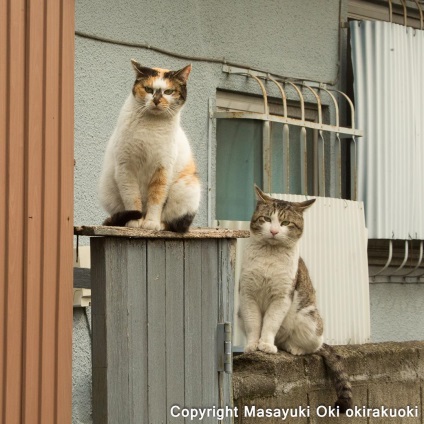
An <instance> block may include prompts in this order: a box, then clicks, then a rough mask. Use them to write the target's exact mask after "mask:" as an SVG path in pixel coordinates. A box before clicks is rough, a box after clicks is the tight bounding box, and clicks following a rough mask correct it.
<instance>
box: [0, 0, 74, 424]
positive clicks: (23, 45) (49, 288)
mask: <svg viewBox="0 0 424 424" xmlns="http://www.w3.org/2000/svg"><path fill="white" fill-rule="evenodd" d="M47 5H48V7H47ZM73 61H74V1H73V0H61V1H53V2H47V1H45V0H0V134H1V146H0V273H1V274H0V279H1V280H0V283H1V285H0V419H1V423H3V424H6V423H7V424H33V423H34V424H50V423H52V424H53V423H54V424H56V423H60V424H62V423H63V424H66V423H71V398H72V378H71V372H72V371H71V370H72V233H73V223H72V221H73V119H74V118H73V117H74V111H73V100H74V99H73V69H74V63H73Z"/></svg>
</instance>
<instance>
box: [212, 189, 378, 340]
mask: <svg viewBox="0 0 424 424" xmlns="http://www.w3.org/2000/svg"><path fill="white" fill-rule="evenodd" d="M272 196H273V197H275V198H280V199H284V200H288V201H296V202H297V201H303V200H305V199H306V197H305V196H299V195H285V194H283V195H282V194H273V195H272ZM309 198H310V197H309ZM316 199H317V201H316V202H315V204H314V205H313V206H312V207H311V208H310V209H309V210H308V211H307V212H306V213H305V231H304V234H303V237H302V240H301V248H300V251H301V255H302V257H303V259H304V260H305V263H306V265H307V267H308V269H309V273H310V275H311V278H312V281H313V284H314V287H315V288H316V290H317V298H318V307H319V309H320V311H321V314H322V316H323V318H324V324H325V330H324V336H325V341H326V342H327V343H330V344H352V343H366V342H368V341H369V340H370V308H369V285H368V260H367V230H366V228H365V220H364V210H363V203H362V202H353V201H348V200H342V199H334V198H328V197H317V198H316ZM219 225H220V226H221V227H225V228H231V229H249V222H242V221H220V222H219ZM247 242H248V239H243V240H238V241H237V243H238V244H237V257H236V282H237V287H236V290H235V293H236V296H235V301H236V305H235V311H237V310H238V278H239V275H240V266H241V258H242V255H243V252H242V251H243V249H244V246H245V243H247ZM234 328H235V334H234V345H235V346H243V345H244V336H243V334H242V332H241V330H240V329H239V327H238V318H237V316H235V325H234Z"/></svg>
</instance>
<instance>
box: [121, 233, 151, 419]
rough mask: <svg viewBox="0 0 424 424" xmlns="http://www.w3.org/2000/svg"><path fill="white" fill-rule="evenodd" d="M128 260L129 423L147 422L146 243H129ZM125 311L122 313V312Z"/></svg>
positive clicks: (133, 241)
mask: <svg viewBox="0 0 424 424" xmlns="http://www.w3.org/2000/svg"><path fill="white" fill-rule="evenodd" d="M127 255H128V256H127V257H128V268H127V273H128V335H129V340H128V354H129V381H128V384H129V399H128V400H129V405H131V406H130V410H131V412H130V422H129V424H142V423H147V422H149V416H148V387H147V378H148V371H147V356H148V351H149V349H148V340H147V248H146V241H145V240H129V241H128V244H127ZM124 312H125V311H124Z"/></svg>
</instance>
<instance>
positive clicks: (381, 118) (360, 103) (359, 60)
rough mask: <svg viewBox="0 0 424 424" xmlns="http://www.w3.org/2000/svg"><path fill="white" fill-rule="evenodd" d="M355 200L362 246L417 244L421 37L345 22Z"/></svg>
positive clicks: (422, 150) (423, 155) (423, 123)
mask: <svg viewBox="0 0 424 424" xmlns="http://www.w3.org/2000/svg"><path fill="white" fill-rule="evenodd" d="M350 29H351V34H352V40H351V42H352V62H353V69H354V88H355V102H356V111H357V113H356V118H357V119H356V125H357V126H358V127H360V128H363V129H364V133H365V134H364V137H363V139H362V140H360V141H359V142H358V167H359V168H358V194H359V196H358V198H359V200H362V201H363V202H364V204H365V216H366V222H367V227H368V230H369V238H376V239H384V238H386V239H392V238H394V239H404V240H407V239H410V238H412V239H420V240H423V239H424V220H423V219H422V217H423V214H424V184H423V181H424V167H423V159H424V102H423V99H424V79H423V75H424V31H420V30H413V29H411V28H407V27H404V26H401V25H397V24H390V23H386V22H370V21H364V22H351V24H350Z"/></svg>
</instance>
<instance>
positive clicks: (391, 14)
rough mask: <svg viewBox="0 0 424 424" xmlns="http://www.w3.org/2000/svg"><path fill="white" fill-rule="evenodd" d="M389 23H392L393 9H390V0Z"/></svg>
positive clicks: (390, 3) (390, 1)
mask: <svg viewBox="0 0 424 424" xmlns="http://www.w3.org/2000/svg"><path fill="white" fill-rule="evenodd" d="M389 21H390V23H392V22H393V8H392V0H389Z"/></svg>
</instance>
